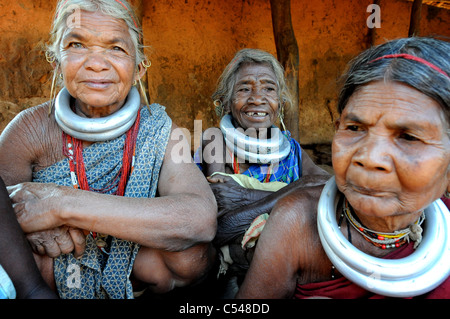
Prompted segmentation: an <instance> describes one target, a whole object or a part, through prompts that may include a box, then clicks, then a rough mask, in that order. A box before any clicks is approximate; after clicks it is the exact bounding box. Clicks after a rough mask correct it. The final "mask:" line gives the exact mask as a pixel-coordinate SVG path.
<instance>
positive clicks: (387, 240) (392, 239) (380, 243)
mask: <svg viewBox="0 0 450 319" xmlns="http://www.w3.org/2000/svg"><path fill="white" fill-rule="evenodd" d="M342 210H343V214H344V215H345V217H346V218H347V220H348V221H349V223H350V225H352V226H353V227H354V228H355V229H356V231H357V232H358V233H360V234H361V235H362V236H363V237H364V239H365V240H367V241H368V242H370V243H372V244H373V245H374V246H376V247H379V248H381V249H388V248H398V247H400V246H402V245H404V244H405V243H407V242H409V240H413V241H415V244H414V248H416V247H417V245H418V244H419V243H420V241H421V240H422V227H420V225H421V224H422V223H423V221H424V220H425V214H424V213H423V212H422V214H421V215H420V217H419V219H418V220H416V222H415V223H414V224H412V225H411V226H409V227H408V228H405V229H401V230H396V231H395V232H393V233H382V232H375V231H373V230H370V229H368V228H366V227H365V226H363V225H362V224H361V223H360V222H359V221H358V220H357V218H356V217H355V216H354V215H353V212H352V209H351V207H349V205H348V201H347V199H346V200H345V202H344V205H343V207H342Z"/></svg>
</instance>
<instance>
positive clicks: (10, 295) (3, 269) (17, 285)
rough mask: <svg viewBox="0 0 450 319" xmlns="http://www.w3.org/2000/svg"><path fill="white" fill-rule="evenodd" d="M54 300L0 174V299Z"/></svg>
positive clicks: (53, 294)
mask: <svg viewBox="0 0 450 319" xmlns="http://www.w3.org/2000/svg"><path fill="white" fill-rule="evenodd" d="M15 298H17V299H55V298H56V294H55V293H54V292H53V291H52V290H51V289H50V287H49V286H48V285H47V284H46V283H45V281H44V279H43V278H42V276H41V273H40V272H39V269H38V268H37V265H36V263H35V261H34V258H33V254H32V251H31V248H30V245H29V244H28V241H27V240H26V238H25V236H24V234H23V232H22V229H21V228H20V225H19V223H18V222H17V218H16V215H15V214H14V210H13V208H12V206H11V201H10V200H9V197H8V191H7V190H6V186H5V183H4V181H3V179H2V178H1V177H0V299H15Z"/></svg>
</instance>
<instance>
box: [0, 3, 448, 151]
mask: <svg viewBox="0 0 450 319" xmlns="http://www.w3.org/2000/svg"><path fill="white" fill-rule="evenodd" d="M141 2H142V6H141V9H142V17H143V19H142V24H143V30H144V39H145V45H146V46H147V47H146V49H145V52H146V54H147V56H148V58H149V60H151V62H152V65H151V67H150V68H149V69H148V77H147V81H148V93H149V96H150V101H151V102H152V103H159V104H162V105H164V106H166V109H167V112H168V113H169V115H170V116H171V117H172V119H173V120H174V122H175V123H176V124H178V126H180V127H184V128H187V129H188V130H189V131H191V133H193V128H194V120H201V121H202V122H201V123H202V128H203V129H206V128H207V127H209V126H213V125H217V124H218V118H217V116H216V115H215V112H214V107H213V104H212V101H211V99H210V96H211V94H212V92H213V91H214V88H215V84H216V80H217V78H218V77H219V75H220V73H221V72H222V70H223V68H224V67H225V65H226V64H227V63H228V62H229V61H230V60H231V59H232V57H233V56H234V53H235V52H236V51H237V50H239V49H242V48H246V47H249V48H259V49H263V50H266V51H268V52H270V53H272V54H274V55H276V50H275V43H274V36H273V31H272V20H271V11H270V3H269V1H268V0H227V1H222V0H210V1H206V0H204V1H200V0H199V1H193V0H177V1H146V0H142V1H141ZM134 3H138V1H134ZM371 3H372V1H368V0H365V1H360V0H340V1H337V0H334V1H333V0H316V1H305V0H291V11H292V23H293V27H294V31H295V35H296V38H297V42H298V46H299V53H300V70H299V71H300V76H299V95H300V105H299V122H300V142H301V143H302V144H303V145H306V144H317V143H329V142H330V141H331V139H332V136H333V133H334V125H333V123H334V121H335V119H336V116H337V114H336V111H335V106H336V98H337V89H338V84H337V79H338V77H339V75H340V74H341V73H342V72H343V70H344V69H345V66H346V64H347V62H348V61H349V60H350V59H351V58H352V57H354V56H355V55H356V54H358V53H359V52H360V51H362V50H363V49H365V48H367V47H369V45H370V44H369V41H368V33H369V29H368V27H367V25H366V19H367V18H368V16H369V15H370V12H366V9H367V6H368V5H369V4H371ZM55 4H56V1H55V0H53V1H38V0H22V1H14V2H12V1H7V0H0V17H1V19H0V70H1V72H0V131H1V130H2V129H3V128H4V126H5V125H6V124H7V123H8V122H9V121H10V120H11V119H12V118H13V117H14V115H15V114H17V112H19V111H20V110H22V109H25V108H27V107H30V106H33V105H36V104H39V103H41V102H43V101H46V100H47V99H48V98H49V96H50V86H51V76H52V73H51V68H50V66H49V65H48V63H47V62H46V61H45V57H44V54H43V50H42V49H43V48H44V45H45V43H46V41H48V38H49V37H48V33H49V30H50V25H51V19H52V16H53V11H54V8H55ZM379 5H380V7H381V28H379V29H375V38H374V39H375V43H376V44H378V43H381V42H384V41H385V40H388V39H394V38H398V37H405V36H407V34H408V28H409V19H410V11H411V6H412V2H409V1H404V0H380V2H379ZM449 24H450V12H449V10H446V9H438V8H435V7H431V6H428V5H423V7H422V20H421V32H420V35H423V36H426V35H443V36H447V37H450V29H449V28H450V27H449ZM192 135H193V134H192Z"/></svg>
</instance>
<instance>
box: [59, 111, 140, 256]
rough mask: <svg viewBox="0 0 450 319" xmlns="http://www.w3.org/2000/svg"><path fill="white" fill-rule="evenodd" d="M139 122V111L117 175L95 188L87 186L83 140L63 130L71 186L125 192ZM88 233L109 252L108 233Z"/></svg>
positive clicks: (128, 135) (122, 193) (129, 131)
mask: <svg viewBox="0 0 450 319" xmlns="http://www.w3.org/2000/svg"><path fill="white" fill-rule="evenodd" d="M139 122H140V112H138V113H137V117H136V121H135V123H134V124H133V126H132V127H131V128H130V129H129V130H128V131H127V133H126V138H125V143H124V148H123V158H122V167H121V169H120V170H119V172H118V173H117V175H116V176H115V177H114V178H113V179H112V180H111V181H110V182H109V183H108V184H107V185H106V186H105V187H104V188H101V189H96V188H92V187H90V186H89V183H88V180H87V175H86V169H85V166H84V160H83V141H81V140H79V139H77V138H75V137H72V136H70V135H68V134H66V133H65V132H64V131H63V133H62V136H63V154H64V155H65V156H66V157H67V158H68V159H69V167H70V178H71V181H72V186H73V187H74V188H75V189H82V190H87V191H93V192H97V193H107V192H109V191H111V190H112V189H114V188H116V190H115V191H114V192H113V193H112V195H117V196H123V195H124V194H125V188H126V185H127V182H128V177H129V176H130V175H131V173H132V172H133V169H134V162H135V156H136V140H137V135H138V132H139ZM90 233H91V235H92V237H93V238H94V239H95V240H96V244H97V247H98V248H99V249H100V250H101V251H102V252H103V253H105V254H109V253H108V251H107V250H106V248H107V243H106V240H107V237H108V235H106V234H100V233H96V232H92V231H91V232H90ZM85 234H86V235H87V234H89V232H88V233H85Z"/></svg>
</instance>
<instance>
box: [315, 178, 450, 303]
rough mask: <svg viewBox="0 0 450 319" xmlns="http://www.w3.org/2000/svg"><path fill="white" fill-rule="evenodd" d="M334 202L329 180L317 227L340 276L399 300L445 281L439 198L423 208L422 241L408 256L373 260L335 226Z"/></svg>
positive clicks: (445, 214)
mask: <svg viewBox="0 0 450 319" xmlns="http://www.w3.org/2000/svg"><path fill="white" fill-rule="evenodd" d="M338 200H339V196H338V189H337V186H336V182H335V178H334V177H332V178H331V179H330V180H329V181H328V182H327V184H326V185H325V187H324V189H323V191H322V195H321V197H320V200H319V205H318V214H317V225H318V230H319V236H320V240H321V242H322V246H323V248H324V250H325V252H326V254H327V256H328V258H329V259H330V261H331V262H332V263H333V265H334V266H335V267H336V269H338V270H339V272H340V273H341V274H342V275H343V276H344V277H346V278H347V279H349V280H350V281H352V282H354V283H355V284H357V285H359V286H360V287H362V288H364V289H366V290H368V291H371V292H373V293H376V294H380V295H384V296H388V297H399V298H407V297H414V296H418V295H423V294H425V293H427V292H429V291H431V290H433V289H434V288H436V287H438V286H439V285H440V284H441V283H442V282H443V281H444V280H445V279H447V278H448V276H449V275H450V238H449V237H450V236H449V234H450V213H449V211H448V209H447V207H446V206H445V205H444V203H443V202H442V201H441V200H440V199H438V200H436V201H434V202H433V203H432V204H430V205H429V206H428V207H427V208H426V209H425V216H426V221H425V223H424V235H423V239H422V242H421V243H420V245H419V246H418V247H417V249H416V250H415V251H414V252H413V253H412V254H411V255H409V256H407V257H405V258H401V259H383V258H377V257H373V256H370V255H368V254H365V253H363V252H362V251H360V250H358V249H357V248H356V247H355V246H353V245H352V244H351V243H350V242H349V241H348V240H347V239H346V238H345V237H344V236H343V234H342V232H341V231H340V229H339V228H338V225H337V221H336V207H337V202H338Z"/></svg>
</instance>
